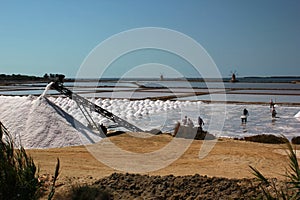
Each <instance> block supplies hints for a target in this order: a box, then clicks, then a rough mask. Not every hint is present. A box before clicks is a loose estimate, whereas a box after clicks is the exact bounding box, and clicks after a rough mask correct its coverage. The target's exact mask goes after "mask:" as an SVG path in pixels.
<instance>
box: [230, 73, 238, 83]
mask: <svg viewBox="0 0 300 200" xmlns="http://www.w3.org/2000/svg"><path fill="white" fill-rule="evenodd" d="M237 75H238V73H237V71H236V70H234V71H230V76H231V79H230V82H232V83H235V82H239V81H238V80H237V78H236V76H237Z"/></svg>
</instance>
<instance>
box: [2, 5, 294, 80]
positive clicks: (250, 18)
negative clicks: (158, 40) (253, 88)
mask: <svg viewBox="0 0 300 200" xmlns="http://www.w3.org/2000/svg"><path fill="white" fill-rule="evenodd" d="M139 27H163V28H169V29H173V30H176V31H179V32H182V33H184V34H186V35H188V36H190V37H192V38H193V39H195V40H196V41H197V42H198V43H200V44H201V45H202V46H203V47H204V48H205V49H206V50H207V52H208V53H209V54H210V56H211V57H212V58H213V60H214V61H215V63H216V64H217V66H218V68H219V70H220V72H221V73H222V75H223V76H225V77H226V76H228V75H229V73H230V71H231V70H237V72H238V74H239V75H240V76H252V75H258V76H269V75H298V76H300V1H299V0H288V1H285V0H187V1H183V0H181V1H178V0H149V1H148V0H147V1H146V0H95V1H92V0H43V1H41V0H26V1H23V0H7V1H6V0H5V1H3V0H0V73H7V74H12V73H15V74H29V75H38V76H42V75H44V74H45V73H63V74H66V75H67V76H68V77H75V75H76V73H77V70H78V69H79V67H80V65H81V63H82V62H83V60H84V58H85V57H86V56H87V55H88V53H89V52H90V51H91V50H92V49H93V48H94V47H96V46H97V45H98V44H99V43H100V42H102V41H103V40H105V39H107V38H108V37H110V36H112V35H114V34H117V33H119V32H122V31H125V30H128V29H132V28H139Z"/></svg>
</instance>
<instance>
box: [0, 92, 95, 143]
mask: <svg viewBox="0 0 300 200" xmlns="http://www.w3.org/2000/svg"><path fill="white" fill-rule="evenodd" d="M0 102H1V104H0V120H1V121H2V122H3V124H4V125H5V126H6V128H7V129H8V130H9V132H10V134H11V135H12V136H13V138H14V141H15V142H16V145H17V146H18V145H19V144H20V143H21V144H22V146H23V147H24V148H56V147H65V146H77V145H83V144H91V143H95V142H98V141H100V140H101V137H100V136H98V135H97V134H96V133H94V132H93V131H92V130H90V129H88V128H87V127H85V126H84V125H83V124H81V123H80V122H78V121H77V120H76V119H74V118H73V117H72V116H71V115H69V114H68V113H66V112H65V111H63V110H62V109H61V108H59V107H58V106H56V105H55V104H54V103H52V102H51V101H49V100H48V99H47V98H46V97H44V96H41V97H38V98H37V97H33V96H28V97H10V96H0Z"/></svg>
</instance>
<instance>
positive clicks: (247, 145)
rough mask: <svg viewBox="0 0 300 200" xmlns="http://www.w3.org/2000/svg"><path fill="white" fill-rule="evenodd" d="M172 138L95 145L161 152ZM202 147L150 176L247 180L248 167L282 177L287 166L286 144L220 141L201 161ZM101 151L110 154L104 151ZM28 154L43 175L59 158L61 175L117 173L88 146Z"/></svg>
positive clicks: (124, 139)
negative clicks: (204, 176)
mask: <svg viewBox="0 0 300 200" xmlns="http://www.w3.org/2000/svg"><path fill="white" fill-rule="evenodd" d="M172 139H173V138H172V137H171V136H168V135H159V136H153V137H151V138H136V137H132V136H130V135H128V134H123V135H119V136H114V137H109V138H106V139H104V140H103V141H101V142H100V143H98V144H94V145H93V146H94V147H97V146H101V145H102V144H103V143H105V141H107V140H110V141H111V142H113V143H114V144H115V145H116V146H118V147H119V148H121V149H124V150H127V151H131V152H137V153H147V152H151V151H155V150H158V149H161V148H162V147H164V146H165V145H166V144H168V143H169V142H170V141H171V140H172ZM183 140H184V139H183ZM202 144H203V141H199V140H197V141H193V142H192V143H191V145H190V147H189V148H188V150H187V151H186V152H185V153H184V154H183V155H182V156H181V157H180V158H179V159H177V160H176V161H175V162H174V163H172V164H171V165H169V166H167V167H166V168H163V169H160V170H158V171H154V172H150V173H147V174H154V175H168V174H174V175H192V174H195V173H198V174H201V175H208V176H221V177H227V178H245V177H252V175H251V173H250V170H249V165H252V166H254V167H256V168H258V169H260V170H261V172H263V173H264V174H265V175H267V176H272V177H280V174H282V172H284V169H285V167H286V165H287V156H285V155H283V154H282V149H284V148H285V145H278V144H276V145H272V144H260V143H252V142H245V141H236V140H232V139H219V140H218V141H217V143H216V145H215V146H214V148H213V149H212V151H211V152H210V153H209V154H208V155H207V156H206V157H205V158H203V159H199V157H198V154H199V150H200V148H201V146H202ZM101 150H103V151H104V150H106V151H111V150H110V149H104V148H103V149H101ZM176 151H177V149H176V148H174V152H176ZM28 152H29V154H31V155H32V156H33V158H34V161H35V163H36V164H38V165H39V166H40V169H41V171H40V173H53V170H54V167H55V163H56V158H59V159H60V161H61V176H66V177H93V178H101V177H104V176H108V175H110V174H111V173H113V172H118V171H117V170H114V169H111V168H110V167H108V166H106V165H104V164H102V163H101V162H99V161H98V160H96V159H95V158H94V157H93V155H91V154H90V152H89V151H88V150H87V149H86V147H85V146H77V147H65V148H58V149H43V150H41V149H40V150H28ZM111 156H114V159H115V160H118V159H119V156H121V155H114V154H113V152H111ZM128 162H132V161H130V160H129V161H128ZM144 162H145V161H144ZM124 164H126V163H124Z"/></svg>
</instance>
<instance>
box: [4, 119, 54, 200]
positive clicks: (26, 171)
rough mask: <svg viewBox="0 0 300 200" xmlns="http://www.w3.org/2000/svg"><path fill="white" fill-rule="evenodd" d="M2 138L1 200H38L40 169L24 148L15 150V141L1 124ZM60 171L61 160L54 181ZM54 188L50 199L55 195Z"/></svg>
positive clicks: (40, 186)
mask: <svg viewBox="0 0 300 200" xmlns="http://www.w3.org/2000/svg"><path fill="white" fill-rule="evenodd" d="M0 137H1V138H0V199H3V200H5V199H7V200H14V199H22V200H23V199H24V200H27V199H29V200H31V199H38V198H39V197H40V195H41V193H40V189H41V188H42V186H43V182H40V181H39V176H38V168H37V167H36V166H35V164H34V162H33V159H32V158H31V157H30V156H29V155H27V153H26V151H25V149H24V148H23V147H20V148H19V149H16V148H14V142H13V139H12V138H11V136H10V134H9V133H8V131H7V129H6V128H5V127H4V126H3V124H2V123H1V122H0ZM58 170H59V160H58V164H57V166H56V173H55V177H54V180H56V179H57V176H58ZM54 184H55V181H54ZM53 187H54V185H53ZM53 187H52V190H51V192H50V194H49V198H48V199H51V198H52V197H53V195H54V188H53Z"/></svg>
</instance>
